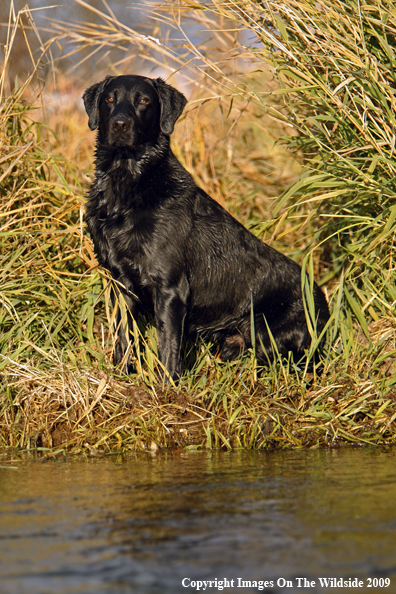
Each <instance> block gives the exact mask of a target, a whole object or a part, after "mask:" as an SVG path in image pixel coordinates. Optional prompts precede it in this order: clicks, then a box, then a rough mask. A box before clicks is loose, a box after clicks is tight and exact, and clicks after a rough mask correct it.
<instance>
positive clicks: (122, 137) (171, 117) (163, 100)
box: [83, 75, 187, 148]
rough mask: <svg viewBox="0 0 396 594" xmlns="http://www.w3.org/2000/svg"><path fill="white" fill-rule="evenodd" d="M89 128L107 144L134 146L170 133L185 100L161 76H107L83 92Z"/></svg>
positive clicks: (112, 145)
mask: <svg viewBox="0 0 396 594" xmlns="http://www.w3.org/2000/svg"><path fill="white" fill-rule="evenodd" d="M83 100H84V105H85V109H86V111H87V114H88V116H89V121H88V125H89V127H90V129H91V130H95V129H96V128H98V129H99V139H100V142H101V143H102V144H105V145H108V146H109V147H114V148H116V147H129V148H135V147H136V146H138V145H139V144H142V143H146V142H156V140H157V138H158V136H159V134H160V133H161V132H162V133H163V134H164V135H165V136H169V135H170V134H172V132H173V128H174V125H175V123H176V120H177V119H178V118H179V116H180V115H181V113H182V111H183V109H184V106H185V105H186V103H187V99H186V98H185V96H184V95H183V94H182V93H180V92H179V91H178V90H177V89H175V88H173V87H171V86H170V85H168V84H166V83H165V82H164V81H163V80H162V79H161V78H155V79H151V78H146V77H144V76H132V75H125V76H108V77H107V78H106V79H105V80H103V81H102V82H100V83H97V84H95V85H93V86H92V87H90V88H89V89H87V90H86V91H85V93H84V95H83Z"/></svg>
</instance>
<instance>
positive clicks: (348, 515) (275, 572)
mask: <svg viewBox="0 0 396 594" xmlns="http://www.w3.org/2000/svg"><path fill="white" fill-rule="evenodd" d="M395 462H396V460H395V452H394V451H388V452H385V451H380V450H377V449H364V450H357V449H344V450H331V451H299V452H255V453H251V452H232V453H210V452H209V453H206V452H205V453H181V454H179V453H174V454H170V453H165V454H160V455H158V456H153V457H151V456H144V455H138V456H136V458H133V459H129V460H127V461H121V460H119V459H118V460H117V459H116V458H115V457H114V458H109V459H105V460H103V459H101V460H92V461H91V460H90V461H79V462H75V461H70V462H69V461H66V462H61V461H56V462H55V461H50V462H46V463H42V462H39V461H36V462H22V463H14V466H16V467H17V470H11V469H4V468H1V469H0V591H1V592H2V593H4V594H11V593H13V594H25V593H29V594H46V593H51V594H53V593H55V592H56V593H57V594H66V593H67V594H77V593H78V594H80V593H89V594H96V593H104V592H105V593H108V594H117V593H124V592H137V593H142V594H143V593H144V594H157V593H158V594H160V593H161V594H162V593H168V592H169V593H177V592H186V593H190V592H191V593H192V592H196V591H197V590H196V589H194V588H192V587H191V584H192V582H193V581H194V580H195V581H196V580H201V581H202V580H214V579H215V578H217V579H218V580H224V579H225V578H226V579H228V580H229V582H230V583H231V580H232V579H233V580H234V588H226V589H224V590H223V591H224V592H235V593H238V592H257V591H259V590H258V588H257V587H252V588H246V587H239V588H237V587H236V585H237V584H238V582H237V579H238V578H240V579H242V580H250V581H254V580H262V581H264V580H267V581H272V582H273V583H274V585H273V587H268V588H266V589H265V590H264V591H265V592H294V591H296V592H327V591H329V592H330V591H331V592H338V591H341V590H339V589H338V588H322V587H320V584H319V582H318V578H319V577H322V578H323V577H333V578H335V577H343V578H355V577H357V578H359V579H360V580H363V581H364V587H363V588H360V589H359V591H366V592H389V593H390V592H396V558H395V551H396V530H395V529H396V514H395V511H394V507H395V503H394V502H395V499H396V474H395V470H396V464H395ZM301 577H302V578H306V579H309V580H310V581H315V585H314V586H313V587H310V588H306V587H304V586H303V582H300V584H302V587H300V588H297V583H298V582H297V581H296V578H301ZM184 578H188V579H189V580H191V582H189V581H185V582H184V584H185V585H190V587H183V585H182V580H183V579H184ZM366 578H377V579H378V578H390V582H391V585H390V586H389V587H388V588H379V587H378V588H370V589H368V588H367V587H366V586H367V582H366ZM279 579H280V580H281V581H280V582H279V584H280V585H282V583H283V582H282V580H284V582H285V583H286V580H288V581H290V582H292V584H293V586H292V587H291V588H290V587H289V588H288V587H283V588H280V587H279V586H277V581H278V580H279ZM239 583H241V582H239ZM200 591H202V590H200ZM206 591H207V592H217V591H219V590H218V589H216V588H209V589H207V590H206ZM342 591H344V590H342ZM348 591H355V590H354V589H351V588H348Z"/></svg>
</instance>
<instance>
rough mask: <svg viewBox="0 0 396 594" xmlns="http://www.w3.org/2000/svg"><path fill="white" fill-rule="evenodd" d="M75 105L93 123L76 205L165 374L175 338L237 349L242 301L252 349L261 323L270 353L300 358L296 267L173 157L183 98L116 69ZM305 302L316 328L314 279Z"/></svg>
mask: <svg viewBox="0 0 396 594" xmlns="http://www.w3.org/2000/svg"><path fill="white" fill-rule="evenodd" d="M84 104H85V108H86V110H87V113H88V115H89V126H90V128H91V130H94V129H96V128H98V135H97V145H96V178H95V181H94V183H93V184H92V187H91V189H90V192H89V200H88V204H87V209H86V220H87V223H88V227H89V231H90V233H91V237H92V240H93V242H94V246H95V250H96V254H97V257H98V260H99V262H100V264H101V265H102V266H104V267H105V268H107V269H108V270H109V271H110V272H111V274H112V277H113V278H114V280H115V281H116V282H115V283H114V286H115V289H114V290H115V291H116V292H117V291H121V292H122V294H123V296H124V298H125V300H126V303H127V305H128V307H129V310H130V312H131V314H132V316H133V317H135V318H136V317H137V315H138V312H139V310H141V309H142V310H143V311H148V312H151V313H154V314H155V319H156V325H157V330H158V347H159V357H160V360H161V362H162V363H163V365H164V366H165V368H166V369H167V371H168V372H169V375H170V376H171V377H172V378H176V377H178V376H179V375H180V370H181V364H180V350H181V343H182V339H183V336H187V335H188V336H197V335H201V336H203V337H204V338H205V337H211V338H212V339H214V340H215V341H219V342H220V344H221V351H220V356H221V358H222V359H223V360H228V359H232V358H235V357H237V356H238V355H239V353H240V352H241V350H242V349H243V348H244V347H245V346H249V345H250V344H251V307H252V304H253V312H254V327H255V331H256V349H257V354H258V356H259V357H260V358H262V359H264V360H266V358H267V356H268V357H269V358H272V356H273V353H272V347H271V341H270V338H269V335H268V331H267V324H268V327H269V328H270V330H271V333H272V335H273V337H274V339H275V341H276V345H277V348H278V350H279V352H280V353H281V354H283V355H285V356H287V355H288V352H289V351H291V352H292V353H293V355H294V360H295V361H297V360H299V359H301V357H302V356H303V355H304V349H307V348H309V346H310V343H311V337H310V334H309V332H308V328H307V324H306V319H305V313H304V307H303V301H302V295H301V269H300V266H298V264H296V263H295V262H293V261H292V260H290V259H289V258H287V257H286V256H284V255H282V254H280V253H279V252H277V251H276V250H274V249H272V248H271V247H269V246H267V245H266V244H264V243H263V242H262V241H260V240H259V239H257V238H256V237H255V236H254V235H252V234H251V233H250V232H249V231H247V230H246V229H245V228H244V227H243V226H242V225H241V224H240V223H238V221H236V220H235V219H234V218H233V217H232V216H231V215H230V214H229V213H228V212H227V211H226V210H224V208H222V207H221V206H220V205H219V204H218V203H217V202H215V201H214V200H212V198H210V197H209V196H208V195H207V194H206V193H205V192H204V191H203V190H201V189H200V188H198V187H197V186H196V184H195V183H194V181H193V179H192V177H191V175H190V174H189V173H188V172H187V171H186V170H185V169H184V168H183V167H182V165H181V164H180V163H179V161H178V160H177V159H176V157H175V156H174V155H173V153H172V151H171V149H170V146H169V135H170V134H171V133H172V131H173V127H174V124H175V122H176V120H177V119H178V117H179V116H180V115H181V113H182V111H183V108H184V106H185V104H186V98H185V97H184V95H182V94H181V93H180V92H179V91H177V90H176V89H174V88H173V87H171V86H169V85H167V84H166V83H165V82H164V81H163V80H161V79H160V78H157V79H149V78H145V77H142V76H119V77H108V78H106V79H105V80H104V81H102V82H100V83H98V84H96V85H93V86H92V87H90V88H89V89H87V91H86V92H85V93H84ZM314 299H315V307H316V316H317V331H318V333H320V332H321V330H322V329H323V327H324V325H325V324H326V322H327V320H328V317H329V312H328V306H327V302H326V299H325V297H324V295H323V293H322V291H321V290H320V289H319V288H318V287H317V286H316V285H315V287H314ZM113 300H114V303H116V295H113ZM119 321H120V313H119V311H118V312H117V317H116V324H117V326H118V328H119V330H118V335H119V340H118V342H117V344H116V347H115V352H114V363H115V364H116V365H117V364H119V363H120V362H121V361H122V359H123V357H124V354H125V352H126V349H127V346H128V338H127V336H126V335H125V333H124V330H123V329H122V327H121V325H120V324H119ZM263 348H264V349H265V351H266V352H264V350H263ZM124 371H125V372H127V373H128V372H130V371H131V367H130V363H129V362H127V363H126V365H125V368H124Z"/></svg>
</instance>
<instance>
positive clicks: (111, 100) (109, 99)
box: [106, 97, 114, 103]
mask: <svg viewBox="0 0 396 594" xmlns="http://www.w3.org/2000/svg"><path fill="white" fill-rule="evenodd" d="M106 101H107V102H108V103H113V101H114V97H107V99H106Z"/></svg>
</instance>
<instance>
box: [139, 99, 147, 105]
mask: <svg viewBox="0 0 396 594" xmlns="http://www.w3.org/2000/svg"><path fill="white" fill-rule="evenodd" d="M139 103H140V105H147V103H148V99H143V98H142V99H139Z"/></svg>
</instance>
